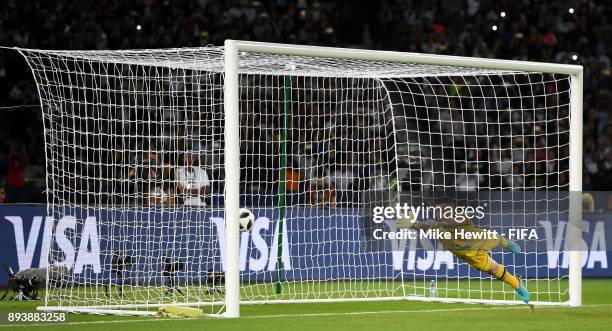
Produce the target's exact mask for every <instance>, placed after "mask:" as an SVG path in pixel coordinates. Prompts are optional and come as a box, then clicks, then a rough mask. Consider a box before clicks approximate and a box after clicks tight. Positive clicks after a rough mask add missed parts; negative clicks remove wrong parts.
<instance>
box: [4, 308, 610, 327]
mask: <svg viewBox="0 0 612 331" xmlns="http://www.w3.org/2000/svg"><path fill="white" fill-rule="evenodd" d="M594 307H612V304H594V305H582V306H580V307H568V306H536V309H551V308H552V309H574V308H594ZM527 308H529V307H528V306H487V307H471V308H441V309H419V310H378V311H354V312H337V313H333V312H330V313H304V314H274V315H253V316H242V317H240V319H265V318H283V317H326V316H351V315H385V314H420V313H444V312H467V311H486V310H509V309H512V310H517V309H527ZM207 319H208V318H205V317H204V318H156V317H150V318H141V319H127V320H99V321H79V322H66V323H46V324H45V323H29V324H0V328H5V327H10V328H15V327H32V326H53V325H85V324H107V323H117V324H119V323H142V322H164V321H166V322H168V321H174V322H178V321H195V320H207ZM214 320H219V318H214ZM221 320H223V318H221Z"/></svg>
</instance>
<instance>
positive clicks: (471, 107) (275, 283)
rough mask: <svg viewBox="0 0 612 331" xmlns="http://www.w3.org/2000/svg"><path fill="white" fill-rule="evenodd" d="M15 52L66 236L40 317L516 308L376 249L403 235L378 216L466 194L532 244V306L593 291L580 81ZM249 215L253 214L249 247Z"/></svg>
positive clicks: (494, 71)
mask: <svg viewBox="0 0 612 331" xmlns="http://www.w3.org/2000/svg"><path fill="white" fill-rule="evenodd" d="M253 45H257V44H253ZM251 46H252V45H251ZM270 47H272V48H270ZM288 49H289V51H288ZM275 50H276V52H275ZM19 51H20V53H21V54H22V55H23V56H24V57H25V58H26V60H27V62H28V64H29V65H30V67H31V69H32V72H33V75H34V79H35V80H36V83H37V86H38V91H39V94H40V100H41V106H42V110H43V120H44V126H45V156H46V160H47V164H46V169H47V201H48V212H49V215H50V216H52V217H53V218H54V220H55V226H54V229H53V236H52V238H53V240H52V242H50V243H49V245H48V250H49V252H48V256H49V264H50V265H51V267H49V268H48V270H49V275H48V281H47V285H46V296H45V297H46V298H45V307H44V309H56V310H58V309H63V310H69V311H83V312H97V313H121V312H123V313H129V314H139V313H141V314H150V313H152V311H153V310H154V309H155V308H156V307H159V306H163V305H169V304H173V305H192V306H200V307H204V309H205V311H207V312H210V313H218V312H221V311H222V310H223V306H224V305H225V304H227V307H228V311H229V310H230V305H231V307H232V308H231V309H235V307H236V306H237V302H236V297H237V295H238V294H239V296H240V303H242V304H248V303H275V302H323V301H342V300H356V301H365V300H396V299H415V300H440V301H458V302H490V303H516V302H517V299H516V298H515V295H514V289H512V288H511V287H509V286H507V285H504V284H503V283H502V282H500V281H498V280H496V279H494V278H492V277H491V276H490V275H489V274H487V273H483V272H480V271H478V270H476V269H473V268H471V267H470V266H469V265H467V264H466V263H465V262H464V261H462V260H460V259H457V258H456V257H454V256H453V255H452V254H451V253H450V252H449V251H446V250H444V249H443V247H442V245H441V244H440V243H438V242H437V241H436V240H435V239H432V240H429V239H427V238H424V239H423V238H421V239H410V238H408V239H406V238H404V239H393V238H391V239H389V238H388V237H385V238H381V235H382V234H384V233H387V234H388V233H392V232H401V231H402V229H405V228H406V222H405V221H406V220H405V219H401V217H400V219H399V220H398V217H389V216H384V217H379V216H380V211H381V209H383V208H385V207H389V206H396V205H411V206H417V207H418V206H423V207H424V206H428V205H435V201H436V199H437V198H439V197H449V196H452V197H453V199H455V201H456V203H457V205H466V206H467V205H470V206H474V207H477V206H481V207H483V208H484V211H485V212H484V214H485V216H484V217H483V218H479V219H477V220H476V219H475V220H474V223H475V225H477V226H479V227H481V228H485V229H491V230H496V231H499V232H502V233H504V232H505V233H508V230H509V229H514V228H529V229H531V228H533V229H535V230H536V231H537V233H538V235H539V236H537V238H533V237H529V238H528V237H527V236H524V237H520V238H516V239H514V241H516V242H517V243H518V244H519V245H520V246H521V247H522V250H523V252H522V253H520V254H512V253H510V252H508V251H505V250H503V249H495V250H493V251H492V252H491V256H492V258H493V259H494V260H496V261H497V262H499V263H501V264H504V265H505V266H506V267H507V268H508V270H509V271H511V272H512V273H514V274H517V275H520V276H521V277H522V278H523V281H524V283H525V285H526V287H527V288H528V290H529V291H530V292H531V294H532V300H533V301H535V302H537V303H542V304H567V303H568V302H570V299H571V297H572V295H574V294H572V292H575V291H576V290H575V289H573V290H571V289H570V288H572V286H575V285H571V282H570V281H568V279H569V278H570V277H569V276H570V274H571V273H572V272H573V275H572V278H573V281H574V282H576V278H578V280H577V281H578V282H579V277H580V274H579V271H580V267H578V268H577V271H576V268H574V269H572V266H574V265H575V264H576V259H575V254H572V253H571V252H569V250H568V249H567V242H568V240H567V238H568V237H569V236H570V234H571V226H570V217H569V216H570V214H571V213H570V211H571V210H572V209H570V208H569V207H570V201H571V200H572V199H571V196H570V194H569V192H570V188H572V190H574V189H575V188H576V187H578V188H579V187H580V169H577V168H576V167H575V166H573V167H571V170H570V165H571V164H572V163H575V159H576V158H578V159H579V158H580V155H578V156H576V155H575V153H576V151H577V152H578V153H580V149H579V148H578V149H576V146H577V145H578V144H580V143H579V142H575V141H574V140H573V139H575V137H574V136H572V137H570V136H571V135H570V132H571V131H570V127H572V129H573V128H574V126H575V125H576V124H572V123H573V121H574V118H573V117H572V116H578V115H572V114H575V113H574V112H575V108H576V107H578V106H577V103H576V101H575V100H577V97H576V95H575V93H576V92H575V91H574V90H573V88H575V87H576V86H578V85H577V83H576V79H578V78H576V77H577V76H572V74H574V72H573V71H572V70H570V69H565V67H563V66H560V68H561V69H558V68H557V69H554V70H549V71H547V70H545V69H546V68H544V69H541V70H540V71H537V70H535V69H533V68H532V67H526V69H525V71H522V70H516V69H512V68H510V66H508V65H500V66H499V67H497V68H496V67H495V66H494V65H491V62H486V61H485V62H484V63H485V64H486V65H483V66H482V67H481V68H479V67H477V66H476V65H474V63H468V62H466V65H464V66H462V65H459V64H457V63H455V62H453V61H455V60H453V58H449V62H448V64H444V62H439V59H438V60H435V59H434V60H431V63H432V64H424V63H425V62H427V60H423V59H422V58H419V57H417V58H415V60H414V61H412V60H410V59H408V58H402V57H398V59H391V58H389V57H388V56H389V53H386V54H387V55H384V54H385V53H380V54H383V55H380V54H379V53H377V52H367V54H366V53H364V52H363V51H354V53H350V52H349V53H350V54H358V55H359V56H350V55H349V56H347V57H344V58H343V57H342V56H341V54H340V53H338V51H336V52H335V53H334V52H332V53H326V51H325V49H324V48H317V47H312V48H307V47H306V48H304V47H302V48H298V49H297V50H291V46H287V45H285V46H284V47H278V48H277V49H276V48H274V47H273V46H270V45H269V47H267V48H264V49H262V50H261V51H258V50H257V49H256V47H255V48H254V47H251V48H248V47H246V48H244V49H240V48H239V47H238V51H237V49H236V48H235V46H232V48H231V49H228V48H223V47H205V48H183V49H162V50H129V51H46V50H26V49H20V50H19ZM319 51H321V52H320V53H318V52H319ZM228 52H232V53H231V54H229V53H228ZM364 54H366V55H368V56H370V57H368V56H366V55H364ZM385 56H387V57H385ZM398 56H399V55H398ZM440 58H443V57H440ZM232 61H233V62H232ZM228 63H230V64H229V68H228ZM500 63H501V62H500ZM568 67H569V66H568ZM555 68H556V67H555ZM564 70H566V72H565V73H564ZM551 71H552V72H553V73H551ZM580 79H581V78H580ZM570 119H571V120H570ZM576 121H580V119H579V118H578V119H577V120H576ZM236 156H237V157H236ZM572 160H574V161H572ZM578 165H580V161H578ZM238 207H247V208H249V209H250V210H251V211H252V212H253V214H254V215H255V222H254V225H253V227H252V228H251V229H250V230H249V231H246V232H241V233H238V227H237V224H236V223H237V215H238V214H237V213H238V211H237V209H238ZM226 214H227V215H228V216H229V218H228V220H227V222H226V221H225V217H224V215H226ZM413 216H414V218H415V219H416V222H418V223H427V222H431V221H432V220H433V218H431V217H429V218H428V217H419V216H415V215H413ZM551 240H552V241H551ZM564 245H565V246H564ZM572 270H573V271H572ZM236 276H237V277H236ZM236 281H239V283H237V282H236ZM577 293H579V292H577ZM574 299H575V297H574ZM578 302H579V301H578ZM229 315H231V316H237V313H236V312H235V311H232V313H231V314H229Z"/></svg>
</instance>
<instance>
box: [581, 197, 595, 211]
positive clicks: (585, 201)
mask: <svg viewBox="0 0 612 331" xmlns="http://www.w3.org/2000/svg"><path fill="white" fill-rule="evenodd" d="M582 211H583V212H585V213H592V212H594V211H595V200H594V199H593V195H592V194H590V193H582Z"/></svg>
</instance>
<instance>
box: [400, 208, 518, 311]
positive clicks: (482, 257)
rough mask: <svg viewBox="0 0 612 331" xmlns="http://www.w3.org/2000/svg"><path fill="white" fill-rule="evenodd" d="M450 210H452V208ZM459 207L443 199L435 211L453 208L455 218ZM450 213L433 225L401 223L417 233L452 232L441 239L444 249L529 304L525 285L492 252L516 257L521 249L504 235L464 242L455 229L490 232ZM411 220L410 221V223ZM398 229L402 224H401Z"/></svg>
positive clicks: (410, 222)
mask: <svg viewBox="0 0 612 331" xmlns="http://www.w3.org/2000/svg"><path fill="white" fill-rule="evenodd" d="M449 207H450V208H449ZM455 207H456V205H455V202H454V201H453V200H452V199H449V198H443V199H441V200H439V201H438V202H437V204H436V210H449V209H451V208H452V210H453V213H452V214H453V215H452V216H455V215H454V211H455V210H456V209H455ZM447 216H448V215H447V213H436V217H435V218H436V220H435V222H434V223H433V224H425V223H413V222H412V220H398V223H401V224H403V225H405V226H409V227H412V228H414V229H416V230H425V229H429V228H431V229H438V230H439V231H440V232H450V233H451V236H450V237H451V239H440V243H441V244H442V246H443V247H444V249H446V250H448V251H450V252H451V253H452V254H453V255H455V256H456V257H458V258H460V259H461V260H463V261H465V262H466V263H467V264H469V265H470V266H472V267H473V268H475V269H477V270H480V271H484V272H488V273H489V274H491V275H492V276H494V277H495V278H497V279H499V280H501V281H503V282H504V283H506V284H508V285H510V286H512V288H514V289H515V291H516V295H517V296H518V297H519V298H520V299H521V300H522V301H523V302H525V303H529V292H528V291H527V289H526V288H525V287H524V286H523V284H522V282H521V280H520V279H519V278H518V277H516V276H514V275H512V274H511V273H510V271H508V270H507V269H506V267H505V266H504V265H503V264H500V263H497V262H496V261H495V260H493V259H492V258H491V256H490V255H489V252H490V251H491V250H493V249H495V248H497V247H499V246H501V247H503V248H504V249H507V250H509V251H511V252H512V253H514V254H518V253H521V248H520V246H519V245H518V244H517V243H515V242H513V241H510V240H508V239H506V238H505V237H503V236H498V237H497V238H495V239H489V238H487V236H482V238H484V239H470V240H468V239H463V238H456V237H455V234H456V231H455V230H463V231H464V233H468V232H471V233H478V232H485V231H488V230H486V229H483V228H479V227H476V226H474V225H473V224H472V220H471V219H470V218H468V217H463V218H464V221H463V222H458V219H455V217H447ZM407 221H408V222H407ZM398 226H399V224H398Z"/></svg>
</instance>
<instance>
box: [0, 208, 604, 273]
mask: <svg viewBox="0 0 612 331" xmlns="http://www.w3.org/2000/svg"><path fill="white" fill-rule="evenodd" d="M253 213H254V215H255V217H256V221H255V224H254V226H253V228H252V229H251V231H249V232H244V233H242V234H241V248H240V253H241V265H240V267H241V270H242V271H243V272H242V279H243V281H255V280H257V281H265V280H271V279H273V276H274V275H275V272H274V271H275V270H276V268H277V265H276V264H277V254H278V251H277V249H278V245H277V238H278V210H277V209H275V208H265V209H263V208H262V209H254V210H253ZM610 218H612V215H611V214H602V213H592V214H584V215H583V224H582V225H583V229H582V230H583V233H582V234H583V242H582V247H583V248H584V251H583V275H584V277H612V269H611V268H609V267H608V256H609V254H610V252H608V251H607V247H606V238H612V230H610V228H612V227H611V226H605V225H606V224H612V223H611V222H610ZM511 221H512V220H508V219H504V217H499V219H498V220H497V221H495V222H500V223H499V224H511V223H510V222H511ZM223 222H224V221H223V215H222V212H219V211H211V210H202V211H186V210H172V211H160V210H157V209H148V208H126V209H122V210H110V209H85V208H68V207H66V208H62V209H61V210H55V213H54V215H48V214H47V209H46V207H45V206H26V205H4V206H0V227H1V231H0V252H1V255H0V263H1V264H2V265H10V266H12V267H13V268H14V269H19V270H23V269H28V268H32V267H43V266H47V265H49V264H50V263H52V264H54V265H65V266H67V267H68V268H69V269H70V270H71V272H72V273H73V276H74V279H75V280H76V281H84V280H85V279H92V278H93V277H98V279H104V278H105V277H107V273H108V272H109V270H108V269H109V263H110V260H111V255H112V253H113V252H121V254H124V255H127V256H133V257H134V258H135V261H134V265H133V267H132V269H131V271H130V272H132V273H134V275H133V276H137V275H136V274H140V275H147V276H146V277H130V278H133V279H142V278H147V279H148V280H147V281H148V282H152V283H161V282H162V281H163V280H162V277H161V265H162V262H161V261H162V260H163V259H164V258H165V257H172V258H173V259H176V260H180V261H182V262H184V263H185V265H186V268H185V272H184V273H182V274H181V276H180V277H181V278H182V280H185V279H194V278H198V277H202V271H206V270H210V269H215V270H220V269H221V268H222V266H223V264H224V258H225V249H224V226H223ZM491 222H493V220H492V221H491ZM565 223H566V222H563V221H558V222H557V223H552V222H548V221H537V224H538V227H537V236H538V239H537V240H532V241H529V239H528V238H527V237H525V238H523V239H522V240H519V238H520V234H518V233H517V234H515V235H516V236H517V241H518V242H520V243H528V242H532V244H524V250H525V251H526V253H525V254H520V255H518V256H516V255H515V256H511V255H510V254H509V253H501V251H500V252H498V251H495V252H493V253H492V256H493V258H494V259H496V260H498V261H500V262H502V263H504V264H506V265H508V266H515V272H516V273H517V274H519V275H522V276H523V277H528V278H531V277H536V276H537V277H557V276H560V275H561V276H562V275H567V267H568V258H567V254H565V253H564V252H563V250H564V244H565V243H564V239H563V238H564V237H565V231H566V230H567V229H566V227H565V226H564V225H565ZM284 224H285V228H284V229H283V233H284V235H283V238H284V240H283V243H282V247H283V249H282V252H283V254H282V263H283V270H284V273H283V275H284V277H285V279H287V280H291V279H310V280H325V279H349V278H350V279H360V278H362V279H366V278H368V279H372V278H387V279H398V278H399V277H401V275H402V273H403V274H404V276H406V275H410V278H412V277H414V275H417V276H418V277H423V276H425V277H447V276H448V277H469V276H470V275H472V276H473V275H474V272H475V271H474V270H473V269H470V268H469V267H468V266H467V265H465V264H464V263H457V259H456V258H455V257H454V256H453V255H452V254H451V253H450V252H448V251H444V250H443V249H442V248H441V246H439V245H438V246H437V247H436V246H435V245H436V243H435V242H434V241H430V240H425V239H421V240H379V239H376V238H374V236H373V233H374V230H375V229H376V228H384V229H387V230H389V229H390V230H393V227H394V226H393V225H391V226H389V225H388V224H384V223H383V224H373V223H372V221H371V219H367V218H366V217H365V216H364V215H363V214H362V213H361V212H360V211H359V210H348V209H346V210H344V209H337V210H318V209H310V208H290V209H288V211H287V215H286V219H285V222H284ZM492 224H494V222H493V223H492ZM493 227H495V226H493ZM518 232H520V231H518ZM528 235H529V233H526V234H525V236H528ZM49 252H53V254H51V256H50V254H49ZM6 281H7V276H6V274H5V273H4V272H0V283H6Z"/></svg>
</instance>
